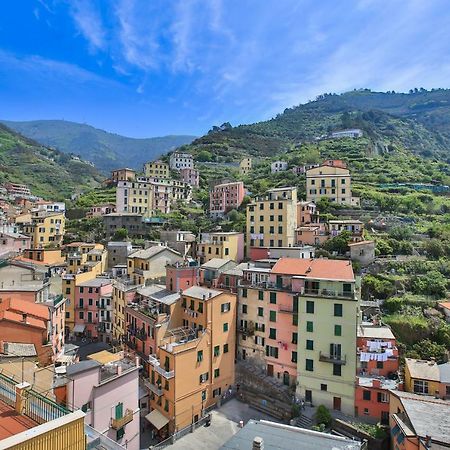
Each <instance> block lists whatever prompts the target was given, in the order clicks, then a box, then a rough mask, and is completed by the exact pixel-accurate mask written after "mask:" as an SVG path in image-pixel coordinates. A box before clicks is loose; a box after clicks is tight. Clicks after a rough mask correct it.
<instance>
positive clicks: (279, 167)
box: [270, 161, 288, 173]
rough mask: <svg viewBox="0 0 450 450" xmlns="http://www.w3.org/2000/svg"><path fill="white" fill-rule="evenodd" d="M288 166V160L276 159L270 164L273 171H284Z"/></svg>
mask: <svg viewBox="0 0 450 450" xmlns="http://www.w3.org/2000/svg"><path fill="white" fill-rule="evenodd" d="M287 168H288V163H287V162H286V161H275V162H273V163H272V164H271V165H270V171H271V172H272V173H278V172H284V171H286V170H287Z"/></svg>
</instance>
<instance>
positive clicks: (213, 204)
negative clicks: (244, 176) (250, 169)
mask: <svg viewBox="0 0 450 450" xmlns="http://www.w3.org/2000/svg"><path fill="white" fill-rule="evenodd" d="M244 196H245V189H244V183H243V182H242V181H235V182H232V183H223V184H218V185H216V186H214V187H213V188H212V189H211V190H210V192H209V211H210V215H211V216H212V217H216V218H218V217H222V216H224V215H225V214H226V213H227V212H228V211H231V210H232V209H236V208H239V206H241V203H242V201H243V200H244Z"/></svg>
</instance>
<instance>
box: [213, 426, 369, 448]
mask: <svg viewBox="0 0 450 450" xmlns="http://www.w3.org/2000/svg"><path fill="white" fill-rule="evenodd" d="M256 437H259V438H261V439H262V440H263V442H264V448H266V449H270V450H291V449H296V450H358V449H361V445H362V444H361V442H358V441H354V440H352V439H348V438H344V437H341V436H334V435H331V434H328V433H320V432H318V431H311V430H306V429H304V428H298V427H293V426H290V425H284V424H279V423H275V422H270V421H267V420H249V421H248V422H247V424H246V425H245V427H244V428H242V429H241V430H239V431H238V432H237V433H236V434H235V435H234V436H233V437H232V438H231V439H230V440H229V441H228V442H226V443H225V444H224V445H223V446H222V447H221V448H220V450H228V449H229V450H232V449H235V450H244V449H245V450H247V449H251V448H252V444H253V440H254V439H255V438H256Z"/></svg>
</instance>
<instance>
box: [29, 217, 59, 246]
mask: <svg viewBox="0 0 450 450" xmlns="http://www.w3.org/2000/svg"><path fill="white" fill-rule="evenodd" d="M65 225H66V218H65V215H64V213H59V212H56V213H47V212H46V211H42V210H41V211H40V210H37V211H32V212H31V220H30V221H29V222H28V223H24V224H23V227H22V232H23V233H24V234H26V235H28V236H30V237H31V248H44V247H48V246H51V247H61V245H62V241H63V237H64V232H65Z"/></svg>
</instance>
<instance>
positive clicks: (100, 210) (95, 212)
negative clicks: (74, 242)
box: [86, 203, 116, 219]
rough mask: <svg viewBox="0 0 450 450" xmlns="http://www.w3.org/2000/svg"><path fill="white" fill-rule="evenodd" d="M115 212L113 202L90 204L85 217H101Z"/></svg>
mask: <svg viewBox="0 0 450 450" xmlns="http://www.w3.org/2000/svg"><path fill="white" fill-rule="evenodd" d="M115 212H116V205H115V204H114V203H104V204H102V205H94V206H91V207H90V208H89V210H88V212H87V213H86V218H88V219H92V218H93V217H103V216H105V215H106V214H111V213H115Z"/></svg>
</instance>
